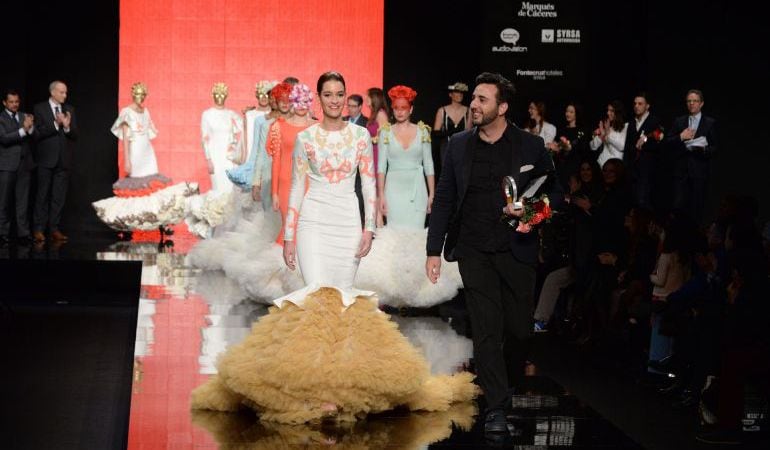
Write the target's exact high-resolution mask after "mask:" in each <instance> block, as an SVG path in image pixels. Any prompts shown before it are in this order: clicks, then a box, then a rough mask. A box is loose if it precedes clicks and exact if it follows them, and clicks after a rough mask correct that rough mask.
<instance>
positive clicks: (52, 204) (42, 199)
mask: <svg viewBox="0 0 770 450" xmlns="http://www.w3.org/2000/svg"><path fill="white" fill-rule="evenodd" d="M68 185H69V170H67V169H65V168H64V167H62V166H61V164H59V165H57V166H56V167H53V168H48V167H42V166H38V168H37V196H36V198H35V213H34V215H33V218H32V222H33V224H32V225H33V227H34V229H35V231H41V232H44V231H46V230H48V231H52V232H53V231H58V230H59V221H60V220H61V212H62V209H64V200H65V199H66V198H67V187H68Z"/></svg>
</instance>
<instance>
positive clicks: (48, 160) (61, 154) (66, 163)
mask: <svg viewBox="0 0 770 450" xmlns="http://www.w3.org/2000/svg"><path fill="white" fill-rule="evenodd" d="M61 108H62V112H63V113H66V112H69V113H70V116H71V117H72V121H71V122H70V130H69V132H68V133H65V132H64V128H61V127H60V128H59V129H58V130H57V129H56V126H55V125H54V117H53V111H52V110H51V104H50V103H49V102H48V100H46V101H44V102H41V103H38V104H37V105H35V109H34V114H35V133H34V137H35V142H36V143H37V145H36V148H35V161H36V162H37V164H38V165H40V166H41V167H46V168H49V169H51V168H54V167H56V165H57V164H58V163H59V159H61V165H62V167H64V168H65V169H69V168H70V167H72V155H73V153H74V147H75V141H76V140H77V137H78V126H77V121H76V120H75V109H74V108H73V107H72V106H70V105H67V104H63V105H61Z"/></svg>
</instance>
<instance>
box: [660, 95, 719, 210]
mask: <svg viewBox="0 0 770 450" xmlns="http://www.w3.org/2000/svg"><path fill="white" fill-rule="evenodd" d="M686 101H687V112H688V114H687V115H685V116H680V117H677V118H676V119H675V120H674V124H673V125H672V127H671V132H670V133H667V134H668V136H667V138H666V140H667V141H668V143H669V144H670V146H671V151H672V156H673V157H674V158H675V166H674V192H673V195H674V199H673V206H674V209H675V210H678V211H683V212H686V213H688V214H689V216H690V217H691V218H692V219H694V220H695V221H696V222H697V223H701V221H702V220H703V210H704V206H705V201H706V196H707V195H708V177H709V160H710V159H711V155H712V154H714V153H715V152H716V150H717V133H716V120H714V119H713V118H712V117H708V116H705V115H703V114H702V113H701V109H702V108H703V105H704V101H703V93H702V92H701V91H699V90H697V89H690V90H689V91H687V97H686Z"/></svg>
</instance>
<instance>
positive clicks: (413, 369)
mask: <svg viewBox="0 0 770 450" xmlns="http://www.w3.org/2000/svg"><path fill="white" fill-rule="evenodd" d="M317 90H318V95H319V98H320V101H321V107H322V110H323V120H322V121H321V122H320V123H319V124H315V125H311V126H310V127H308V128H307V129H305V130H303V131H302V132H301V133H300V134H299V135H298V137H297V142H296V145H295V147H294V161H293V163H294V175H293V182H292V188H291V192H290V198H289V215H288V217H287V220H286V226H285V232H284V234H285V237H284V248H283V254H284V259H285V260H286V264H287V265H288V266H289V267H290V268H295V267H297V265H299V267H300V268H301V270H302V274H303V276H304V279H305V283H306V284H307V286H306V287H305V288H303V289H301V290H299V291H296V292H293V293H291V294H289V295H287V296H285V297H282V298H279V299H278V300H276V301H275V304H276V305H277V306H278V308H273V309H272V310H271V312H270V314H268V315H267V316H264V317H262V318H261V319H260V320H259V321H258V322H257V323H255V324H254V326H253V327H252V331H251V334H250V335H249V337H247V338H246V339H245V340H244V341H243V342H242V343H240V344H238V345H236V346H234V347H231V348H230V350H228V351H227V352H226V353H225V354H224V355H223V356H222V357H221V359H220V360H219V364H218V370H219V373H218V374H217V375H216V376H214V377H212V378H211V379H209V381H208V382H207V383H206V384H204V385H203V386H200V387H198V388H197V389H196V390H194V391H193V393H192V407H193V408H194V409H212V410H219V411H234V410H237V409H238V408H240V407H241V406H249V407H251V408H253V409H255V410H256V411H257V412H258V413H259V415H260V419H261V420H266V421H277V422H288V423H302V422H308V421H312V420H317V419H320V418H322V417H325V416H334V417H336V418H337V419H338V420H356V419H358V418H363V417H364V416H365V415H366V414H368V413H375V412H379V411H385V410H388V409H392V408H394V407H396V406H399V405H405V406H407V407H409V408H411V409H422V410H447V409H448V408H449V407H450V406H451V404H452V403H455V402H465V401H470V400H472V398H473V397H475V395H476V393H477V388H476V386H475V385H474V384H473V383H472V376H471V375H470V374H468V373H465V372H463V373H459V374H455V375H442V376H432V375H430V369H429V366H428V364H427V362H426V361H425V359H424V358H423V357H422V356H421V355H420V354H419V352H418V351H417V350H416V349H415V348H414V347H412V346H411V345H410V344H409V342H408V341H407V340H406V338H405V337H404V336H403V335H402V334H401V333H399V332H398V330H397V327H396V325H395V324H394V323H393V322H392V321H390V320H389V318H388V316H387V315H385V314H383V313H382V312H380V311H379V309H377V305H376V301H374V300H373V298H372V293H367V292H362V291H357V290H355V289H354V288H353V280H354V277H355V274H356V269H357V267H358V262H359V260H360V258H362V257H364V256H366V255H367V253H368V252H369V249H370V247H371V244H372V236H373V233H374V211H375V204H376V200H377V199H376V190H375V182H374V165H373V161H372V144H371V140H370V138H369V135H368V132H367V130H366V129H365V128H362V127H358V126H356V125H353V124H350V123H348V122H345V121H343V120H342V110H343V107H344V105H345V96H346V94H345V82H344V79H343V78H342V76H341V75H340V74H338V73H336V72H327V73H325V74H323V75H321V77H320V78H319V80H318V86H317ZM356 169H358V171H359V173H360V174H361V181H362V192H363V195H364V199H365V202H364V207H365V225H364V229H363V230H362V229H361V218H360V215H359V210H358V200H357V198H356V194H355V191H354V184H355V174H356ZM306 187H307V194H305V188H306Z"/></svg>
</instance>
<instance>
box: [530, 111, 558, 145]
mask: <svg viewBox="0 0 770 450" xmlns="http://www.w3.org/2000/svg"><path fill="white" fill-rule="evenodd" d="M527 113H528V114H529V120H527V124H526V126H525V127H524V128H525V129H526V130H527V131H529V132H530V133H532V134H534V135H536V136H540V137H541V138H543V141H545V146H546V147H548V148H551V145H552V144H553V140H554V139H556V127H555V126H554V125H553V124H551V123H548V122H546V120H545V103H543V102H530V103H529V107H528V108H527Z"/></svg>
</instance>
